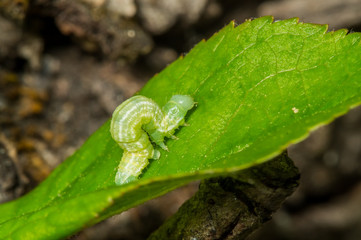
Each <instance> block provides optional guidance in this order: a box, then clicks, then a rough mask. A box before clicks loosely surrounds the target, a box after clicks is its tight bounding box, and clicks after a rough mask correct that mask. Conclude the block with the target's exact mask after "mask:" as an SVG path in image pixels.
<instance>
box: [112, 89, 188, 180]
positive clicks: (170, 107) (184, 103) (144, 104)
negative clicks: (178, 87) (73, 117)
mask: <svg viewBox="0 0 361 240" xmlns="http://www.w3.org/2000/svg"><path fill="white" fill-rule="evenodd" d="M194 104H195V102H194V101H193V98H192V97H191V96H188V95H174V96H172V98H171V99H170V100H169V102H167V103H166V104H165V105H164V106H163V108H160V107H159V106H158V104H157V103H155V102H154V101H153V100H152V99H149V98H147V97H144V96H140V95H139V96H134V97H131V98H129V99H128V100H126V101H125V102H123V103H122V104H121V105H119V106H118V107H117V108H116V109H115V111H114V113H113V116H112V120H111V124H110V133H111V135H112V137H113V139H114V140H115V141H116V142H117V143H118V144H119V146H120V147H121V148H122V149H123V150H124V152H123V157H122V159H121V161H120V163H119V166H118V170H117V173H116V175H115V184H116V185H121V184H125V183H128V182H130V181H133V180H135V179H137V178H138V176H139V175H140V174H141V173H142V171H143V169H144V168H145V167H147V165H148V163H149V161H148V159H158V158H159V157H160V152H159V151H158V150H156V149H154V148H153V145H152V143H151V141H152V142H153V143H155V144H156V145H158V146H159V147H161V148H162V149H164V150H166V151H168V148H167V146H166V145H165V144H164V138H165V137H168V138H175V139H176V137H175V136H174V135H173V134H174V132H175V130H176V129H177V128H178V127H179V126H180V125H184V124H185V121H184V117H185V115H186V114H187V112H188V111H189V110H190V109H192V108H193V106H194ZM150 140H151V141H150Z"/></svg>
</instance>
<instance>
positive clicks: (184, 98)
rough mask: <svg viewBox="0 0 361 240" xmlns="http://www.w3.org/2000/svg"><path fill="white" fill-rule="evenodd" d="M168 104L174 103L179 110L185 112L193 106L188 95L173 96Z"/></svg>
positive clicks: (191, 99) (192, 101)
mask: <svg viewBox="0 0 361 240" xmlns="http://www.w3.org/2000/svg"><path fill="white" fill-rule="evenodd" d="M169 102H174V103H176V104H177V105H178V106H179V107H180V108H182V109H183V110H185V112H187V111H188V110H190V109H192V108H193V106H194V100H193V98H192V97H191V96H189V95H174V96H173V97H172V98H171V99H170V100H169Z"/></svg>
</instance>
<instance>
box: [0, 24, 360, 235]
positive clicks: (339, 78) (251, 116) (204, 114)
mask: <svg viewBox="0 0 361 240" xmlns="http://www.w3.org/2000/svg"><path fill="white" fill-rule="evenodd" d="M233 25H234V23H231V24H229V25H228V26H226V27H225V28H223V29H222V30H221V31H220V32H218V33H216V34H215V35H214V36H213V37H212V38H210V39H209V40H208V41H207V42H205V41H203V42H201V43H199V44H198V45H197V46H196V47H195V48H194V49H192V51H190V53H189V54H187V56H186V57H184V58H180V59H178V60H177V61H175V62H174V63H173V64H171V65H170V66H168V67H167V68H166V69H165V70H164V71H162V72H161V73H160V74H158V75H156V76H155V77H153V78H152V79H151V80H150V81H149V83H148V84H147V85H146V86H145V87H144V88H143V89H142V90H141V91H140V94H142V95H145V96H147V97H150V98H152V99H154V100H155V101H156V102H157V103H158V104H160V105H161V106H162V105H164V104H165V103H166V102H167V101H168V100H169V98H170V97H171V96H172V95H175V94H189V95H192V96H193V97H194V99H195V101H197V102H198V105H197V107H196V108H195V109H193V110H192V111H191V112H190V113H189V114H188V115H187V117H186V121H187V122H188V123H189V124H190V125H191V126H190V127H183V128H181V129H180V130H179V131H178V132H177V133H176V136H177V137H179V140H178V141H175V140H168V141H167V143H166V144H167V145H168V148H169V152H164V151H162V150H160V151H161V154H162V155H161V158H160V159H159V160H157V161H151V163H150V164H149V167H148V168H147V169H146V171H145V172H144V174H143V175H142V176H141V178H140V179H139V180H138V181H135V182H133V183H130V184H127V185H123V186H119V187H116V186H115V184H114V176H115V172H116V167H117V165H118V163H119V161H120V159H121V156H122V150H121V149H120V148H119V147H118V146H117V145H116V143H115V142H114V141H113V140H112V139H111V137H110V133H109V121H108V122H107V123H105V124H104V125H103V126H102V127H101V128H100V129H99V130H98V131H96V132H95V133H94V135H93V136H91V137H90V138H89V139H88V141H87V142H86V143H85V144H84V145H83V146H82V147H81V148H80V149H79V150H78V151H77V152H76V153H75V154H74V155H73V156H71V157H69V158H68V159H67V160H66V161H65V162H64V163H63V164H61V165H60V166H59V167H58V168H57V169H56V170H55V171H54V172H53V173H52V174H51V175H50V176H49V178H48V179H46V180H45V181H44V182H43V183H42V184H41V185H40V186H38V187H37V188H36V189H35V190H34V191H32V192H31V193H29V194H28V195H26V196H24V197H22V198H20V199H18V200H16V201H13V202H10V203H7V204H3V205H1V206H0V213H1V214H0V238H1V239H4V238H6V239H8V238H10V239H57V238H62V237H66V236H68V235H70V234H72V233H75V232H77V231H79V230H80V229H82V228H84V227H87V226H90V225H92V224H95V223H97V222H99V221H101V220H103V219H105V218H107V217H109V216H111V215H114V214H117V213H120V212H122V211H124V210H126V209H129V208H131V207H133V206H136V205H137V204H140V203H142V202H144V201H146V200H149V199H151V198H154V197H157V196H160V195H162V194H164V193H166V192H168V191H170V190H172V189H174V188H176V187H178V186H181V185H183V184H185V183H187V182H189V181H192V180H194V179H201V178H206V177H211V176H215V175H219V174H226V173H229V172H233V171H238V170H241V169H244V168H247V167H249V166H252V165H254V164H258V163H261V162H264V161H266V160H268V159H270V158H272V157H274V156H276V155H277V154H279V153H280V152H281V151H282V150H283V149H285V148H286V147H287V146H288V145H290V144H291V143H295V142H298V141H300V140H302V139H303V138H305V137H306V136H307V135H308V133H309V131H310V130H312V129H315V128H317V127H318V126H320V125H323V124H326V123H328V122H330V121H331V120H333V119H334V118H335V117H337V116H339V115H341V114H344V113H345V112H346V111H347V110H348V109H349V108H351V107H354V106H356V105H358V104H359V103H360V102H361V79H360V78H361V43H360V37H361V36H360V34H359V33H352V34H349V35H346V33H347V31H346V30H340V31H336V32H329V33H326V31H327V26H325V25H315V24H305V23H298V20H297V19H289V20H285V21H279V22H274V23H272V18H271V17H263V18H259V19H256V20H253V21H247V22H245V23H243V24H242V25H239V26H238V27H236V28H235V27H234V26H233ZM69 127H71V126H69Z"/></svg>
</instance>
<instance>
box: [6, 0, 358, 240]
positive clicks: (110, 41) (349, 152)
mask: <svg viewBox="0 0 361 240" xmlns="http://www.w3.org/2000/svg"><path fill="white" fill-rule="evenodd" d="M263 15H274V16H275V19H276V20H277V19H285V18H290V17H299V18H300V20H301V21H305V22H313V23H321V24H326V23H327V24H329V29H330V30H337V29H340V28H348V29H349V30H350V31H361V0H318V1H314V0H278V1H271V0H269V1H266V0H264V1H261V0H255V1H250V0H249V1H247V0H244V1H236V0H224V1H220V0H219V1H217V0H33V1H27V0H15V1H14V0H0V130H1V131H0V202H6V201H10V200H12V199H15V198H17V197H19V196H21V195H22V194H25V193H26V192H28V191H30V190H31V189H32V188H34V187H35V186H36V185H37V184H38V183H39V182H41V181H42V180H44V179H45V178H46V177H47V176H48V174H49V173H50V172H51V171H52V169H54V168H55V167H56V166H57V165H58V164H59V163H61V162H62V161H63V160H64V159H65V158H66V157H67V156H69V155H70V154H72V153H73V152H74V151H75V150H76V149H77V148H78V147H79V146H81V144H82V143H83V142H84V140H86V139H87V138H88V137H89V136H90V134H91V133H92V132H94V131H95V130H96V129H97V128H98V127H100V126H101V125H102V124H103V123H104V122H105V121H106V120H107V119H108V118H109V117H110V116H111V113H112V111H113V109H114V108H115V107H116V106H117V105H118V104H120V103H121V102H122V101H123V100H125V99H127V98H129V97H130V96H132V95H133V94H134V93H135V92H136V91H138V90H139V89H140V88H141V87H142V86H143V85H144V84H145V83H146V82H147V80H148V79H150V78H151V77H152V76H153V75H154V74H156V73H157V72H159V71H161V70H162V69H163V68H164V67H166V66H167V64H169V63H171V62H172V61H174V60H175V59H176V58H177V57H178V56H180V55H181V54H185V53H187V52H188V51H189V50H190V49H191V48H192V47H193V46H194V45H195V44H196V43H198V42H199V41H200V40H202V39H203V38H209V37H210V36H211V35H212V34H213V33H214V32H216V31H218V30H219V29H220V28H222V27H223V26H225V25H226V24H227V23H229V22H230V21H231V20H236V22H237V23H242V22H243V21H244V20H245V19H248V18H255V17H259V16H263ZM289 155H290V157H291V158H292V159H293V160H294V161H295V162H296V165H297V166H298V167H299V168H300V171H301V185H300V187H299V189H298V190H297V192H296V193H295V194H294V195H293V196H292V197H291V198H289V199H288V200H287V202H286V203H285V204H284V206H283V207H282V209H281V210H279V211H278V212H277V213H276V214H275V215H274V218H273V220H271V221H270V222H269V223H267V224H265V225H264V227H263V228H261V229H259V230H258V231H257V232H255V233H254V234H253V235H252V236H250V237H249V239H300V240H301V239H302V240H303V239H307V240H311V239H331V240H332V239H347V240H354V239H355V240H356V239H357V240H358V239H360V238H361V207H360V202H361V181H360V179H361V165H360V160H361V159H360V158H361V110H360V109H354V110H352V111H351V112H350V113H349V114H347V115H346V116H344V117H342V118H339V119H337V120H336V121H335V122H334V123H332V124H331V125H329V126H326V127H323V128H321V129H319V130H318V131H316V132H315V133H313V134H312V135H311V137H309V138H308V139H307V140H305V141H304V142H302V143H300V144H298V145H296V146H292V147H291V148H290V149H289ZM196 190H197V183H192V184H190V185H188V186H186V187H183V188H181V189H178V190H176V191H174V192H172V193H169V194H167V195H166V196H164V197H161V198H159V199H155V200H152V201H150V202H148V203H146V204H144V205H142V206H139V207H137V208H135V209H131V210H129V211H127V212H125V213H123V214H121V215H118V216H114V217H112V218H110V219H108V220H106V221H104V222H102V223H99V224H98V225H96V226H94V227H92V228H89V229H86V230H84V231H83V232H81V233H79V234H77V235H76V236H73V237H72V239H82V240H83V239H84V240H85V239H132V240H133V239H134V240H135V239H145V238H146V237H147V236H148V235H149V233H150V232H152V231H154V229H156V228H157V227H158V226H159V225H160V224H161V223H162V221H164V219H166V218H167V217H169V216H170V215H171V214H173V213H174V212H176V211H177V209H178V207H179V206H180V205H181V204H182V203H183V202H184V201H185V200H186V199H188V198H189V197H190V196H192V194H194V192H195V191H196Z"/></svg>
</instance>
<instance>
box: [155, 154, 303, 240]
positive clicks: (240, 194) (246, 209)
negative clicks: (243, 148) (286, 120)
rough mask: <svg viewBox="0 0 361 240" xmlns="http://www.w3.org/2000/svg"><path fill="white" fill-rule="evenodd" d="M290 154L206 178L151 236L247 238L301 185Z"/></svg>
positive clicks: (163, 237) (159, 237)
mask: <svg viewBox="0 0 361 240" xmlns="http://www.w3.org/2000/svg"><path fill="white" fill-rule="evenodd" d="M298 180H299V172H298V169H297V167H295V166H294V164H293V162H292V160H291V159H290V158H288V156H287V153H283V154H281V155H280V156H278V157H276V158H274V159H272V160H270V161H268V162H266V163H264V164H261V165H258V166H255V167H252V168H249V169H247V170H243V171H240V172H237V173H235V174H232V175H230V176H227V177H217V178H211V179H207V180H203V181H202V182H201V184H200V186H199V191H198V192H197V193H196V195H195V196H193V197H192V198H191V199H189V200H188V201H187V202H186V203H185V204H183V206H182V207H181V208H180V209H179V210H178V212H177V213H176V214H175V215H174V216H172V217H171V218H170V219H169V220H167V221H166V222H165V223H164V224H163V225H162V226H161V227H160V228H159V229H158V230H157V231H155V232H154V233H153V234H152V235H151V236H150V237H149V239H197V240H200V239H245V238H246V237H247V236H248V235H249V234H250V233H252V232H253V231H254V230H256V229H257V228H259V227H260V226H261V225H262V224H263V223H265V222H266V221H268V220H270V219H271V215H272V213H273V212H275V211H276V210H277V209H278V208H280V206H281V204H282V202H283V201H284V200H285V199H286V198H287V197H288V196H290V195H291V194H292V193H293V192H294V191H295V189H296V188H297V186H298Z"/></svg>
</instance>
